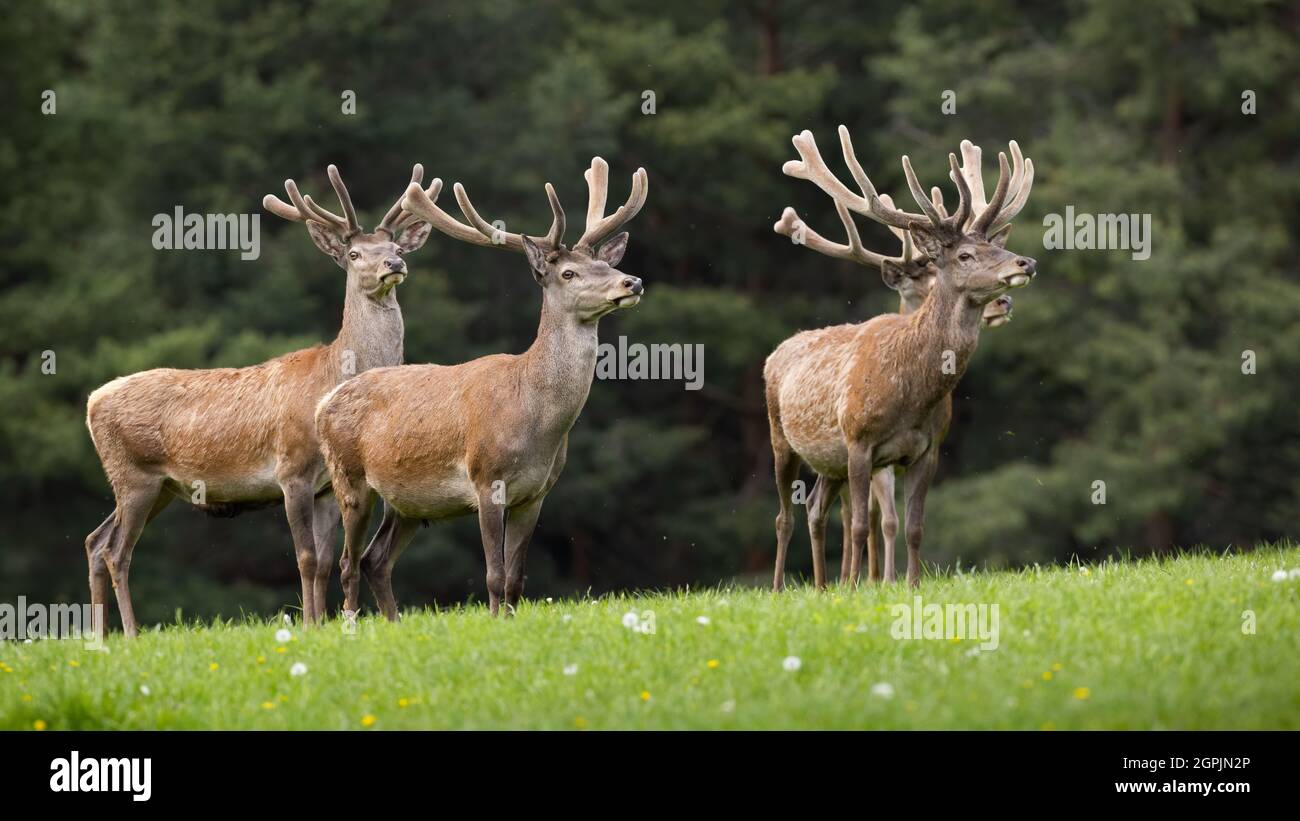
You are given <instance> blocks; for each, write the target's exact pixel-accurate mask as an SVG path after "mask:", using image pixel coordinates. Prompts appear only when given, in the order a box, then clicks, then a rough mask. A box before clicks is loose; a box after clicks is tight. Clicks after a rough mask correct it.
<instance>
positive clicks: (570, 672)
mask: <svg viewBox="0 0 1300 821" xmlns="http://www.w3.org/2000/svg"><path fill="white" fill-rule="evenodd" d="M564 674H565V675H566V676H576V675H577V674H578V665H576V664H566V665H564Z"/></svg>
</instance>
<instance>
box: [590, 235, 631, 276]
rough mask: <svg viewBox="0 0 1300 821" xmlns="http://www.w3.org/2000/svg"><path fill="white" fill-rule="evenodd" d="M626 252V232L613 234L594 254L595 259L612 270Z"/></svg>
mask: <svg viewBox="0 0 1300 821" xmlns="http://www.w3.org/2000/svg"><path fill="white" fill-rule="evenodd" d="M626 250H627V231H623V232H622V233H619V234H615V235H614V236H612V237H610V238H609V240H608V241H607V242H606V243H605V244H604V245H602V246H600V250H599V251H597V252H596V259H598V260H600V261H601V262H603V263H605V264H606V265H608V266H609V267H611V268H613V267H615V266H616V265H618V263H619V262H620V261H621V260H622V259H623V252H624V251H626Z"/></svg>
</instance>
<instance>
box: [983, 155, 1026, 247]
mask: <svg viewBox="0 0 1300 821" xmlns="http://www.w3.org/2000/svg"><path fill="white" fill-rule="evenodd" d="M1011 156H1012V158H1013V159H1014V160H1017V161H1019V162H1017V164H1018V165H1020V166H1021V168H1020V171H1021V174H1020V178H1019V179H1018V180H1017V179H1016V174H1015V172H1014V171H1013V172H1012V174H1011V178H1012V185H1013V187H1014V193H1011V194H1008V197H1007V199H1008V204H1007V205H1005V206H1004V207H1003V208H1002V210H1001V211H999V212H998V214H997V215H996V216H995V217H994V218H993V220H992V221H991V222H990V223H989V228H988V234H989V236H990V237H992V236H994V235H996V234H997V233H998V232H999V231H1000V230H1001V229H1002V227H1003V226H1005V225H1008V224H1010V222H1011V220H1013V219H1015V218H1016V215H1017V214H1019V213H1020V210H1021V209H1022V208H1024V207H1025V203H1026V202H1027V201H1028V200H1029V192H1030V191H1031V190H1032V189H1033V187H1034V161H1033V160H1031V159H1028V158H1024V157H1022V155H1021V153H1020V146H1019V145H1017V144H1016V141H1015V140H1012V141H1011Z"/></svg>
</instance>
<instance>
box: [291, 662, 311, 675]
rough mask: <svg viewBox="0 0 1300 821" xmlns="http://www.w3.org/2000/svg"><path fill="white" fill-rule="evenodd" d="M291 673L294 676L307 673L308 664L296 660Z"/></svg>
mask: <svg viewBox="0 0 1300 821" xmlns="http://www.w3.org/2000/svg"><path fill="white" fill-rule="evenodd" d="M289 675H291V676H293V677H294V678H297V677H298V676H305V675H307V665H305V664H303V663H302V662H301V661H299V662H295V663H294V665H293V666H292V667H290V668H289Z"/></svg>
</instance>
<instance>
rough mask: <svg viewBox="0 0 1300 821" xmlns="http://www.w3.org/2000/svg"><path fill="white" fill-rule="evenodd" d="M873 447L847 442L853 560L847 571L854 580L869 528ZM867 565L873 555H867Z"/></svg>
mask: <svg viewBox="0 0 1300 821" xmlns="http://www.w3.org/2000/svg"><path fill="white" fill-rule="evenodd" d="M873 455H874V448H873V447H872V446H871V445H862V444H859V443H857V442H852V443H850V444H849V495H850V497H851V498H852V500H853V501H852V506H853V562H852V566H851V567H850V568H849V573H850V575H851V576H852V578H853V579H854V580H855V581H856V580H857V579H858V578H860V576H861V572H862V548H863V547H864V546H866V544H867V540H868V535H869V533H870V530H871V467H872V457H873ZM867 563H868V565H874V564H875V557H874V556H872V555H870V554H868V555H867Z"/></svg>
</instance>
